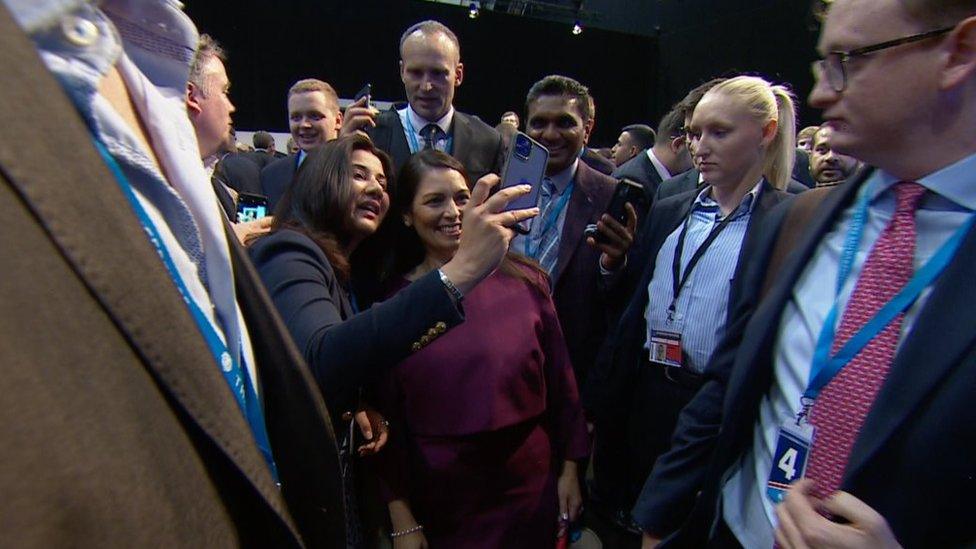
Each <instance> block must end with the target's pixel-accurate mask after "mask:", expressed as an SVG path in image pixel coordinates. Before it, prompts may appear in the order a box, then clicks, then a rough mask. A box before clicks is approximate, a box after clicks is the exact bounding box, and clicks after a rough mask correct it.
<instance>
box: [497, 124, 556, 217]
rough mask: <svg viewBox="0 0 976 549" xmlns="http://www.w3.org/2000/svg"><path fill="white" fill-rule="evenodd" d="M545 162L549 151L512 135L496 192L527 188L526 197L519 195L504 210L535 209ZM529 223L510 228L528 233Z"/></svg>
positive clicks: (519, 134) (518, 134)
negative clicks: (513, 188) (506, 189)
mask: <svg viewBox="0 0 976 549" xmlns="http://www.w3.org/2000/svg"><path fill="white" fill-rule="evenodd" d="M548 162H549V150H548V149H546V148H545V147H543V146H542V145H541V144H540V143H539V142H538V141H536V140H534V139H532V138H531V137H529V136H528V135H525V134H524V133H522V132H517V133H516V134H515V135H514V136H512V144H511V146H510V147H509V149H508V158H507V159H506V160H505V169H504V170H502V182H501V185H500V186H499V189H504V188H507V187H512V186H514V185H531V186H532V191H531V192H529V194H526V195H523V196H520V197H518V198H516V199H514V200H512V201H511V202H509V203H508V206H506V207H505V211H508V210H523V209H526V208H533V207H535V205H536V203H537V202H538V201H539V191H540V190H541V189H542V178H543V176H545V174H546V164H547V163H548ZM531 223H532V220H527V221H523V222H522V223H520V224H518V225H516V226H515V227H514V229H515V230H516V231H517V232H520V233H522V234H528V232H529V227H531Z"/></svg>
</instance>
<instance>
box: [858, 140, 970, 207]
mask: <svg viewBox="0 0 976 549" xmlns="http://www.w3.org/2000/svg"><path fill="white" fill-rule="evenodd" d="M973 173H976V154H972V155H970V156H967V157H966V158H963V159H962V160H959V161H957V162H956V163H954V164H950V165H948V166H946V167H944V168H942V169H941V170H938V171H936V172H933V173H930V174H929V175H926V176H925V177H923V178H921V179H919V180H918V181H917V183H918V184H919V185H922V186H923V187H925V188H926V189H928V190H930V191H932V192H933V193H935V194H937V195H939V196H941V197H943V198H946V199H948V200H950V201H951V202H953V203H955V204H957V205H959V206H962V207H963V208H966V209H967V210H970V211H976V186H974V185H973V181H972V179H973ZM899 181H901V180H900V179H898V178H897V177H895V176H893V175H891V174H889V173H887V172H884V171H882V170H875V172H874V173H873V174H872V175H871V177H869V178H868V180H867V181H866V184H865V187H866V188H868V189H871V190H872V192H873V196H872V197H871V201H872V202H874V201H875V200H876V199H877V198H878V197H879V196H880V195H881V194H883V193H884V192H885V191H887V190H888V189H889V188H890V187H891V186H892V185H894V184H895V183H898V182H899Z"/></svg>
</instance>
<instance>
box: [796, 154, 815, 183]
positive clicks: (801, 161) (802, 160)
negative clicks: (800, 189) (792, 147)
mask: <svg viewBox="0 0 976 549" xmlns="http://www.w3.org/2000/svg"><path fill="white" fill-rule="evenodd" d="M793 180H794V181H797V182H799V183H800V184H802V185H803V186H804V187H806V188H808V189H812V188H814V187H815V186H816V185H817V182H816V181H814V180H813V176H812V175H810V153H808V152H807V151H805V150H803V149H797V150H796V161H795V162H794V163H793Z"/></svg>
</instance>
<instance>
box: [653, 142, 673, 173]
mask: <svg viewBox="0 0 976 549" xmlns="http://www.w3.org/2000/svg"><path fill="white" fill-rule="evenodd" d="M647 158H649V159H650V160H651V164H653V165H654V169H655V170H657V174H658V175H660V176H661V181H664V180H666V179H671V177H673V176H672V175H671V172H669V171H668V167H667V166H665V165H664V163H663V162H661V161H660V160H658V158H657V155H656V154H654V148H653V147H651V148H649V149H647Z"/></svg>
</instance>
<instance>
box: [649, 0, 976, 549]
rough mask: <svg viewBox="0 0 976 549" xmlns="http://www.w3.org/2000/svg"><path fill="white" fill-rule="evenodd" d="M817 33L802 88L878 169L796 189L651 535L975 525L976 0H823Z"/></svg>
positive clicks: (768, 537)
mask: <svg viewBox="0 0 976 549" xmlns="http://www.w3.org/2000/svg"><path fill="white" fill-rule="evenodd" d="M817 49H818V51H819V54H820V56H821V58H822V59H821V60H820V61H818V62H816V63H815V64H814V74H815V76H816V84H815V86H814V89H813V91H812V92H811V94H810V98H809V101H810V104H811V105H812V106H813V107H815V108H818V109H822V110H823V120H824V126H826V127H828V128H830V129H831V132H832V133H831V136H830V143H831V146H832V147H833V149H835V150H837V151H838V152H841V153H843V154H847V155H850V156H854V157H856V158H859V159H861V160H863V161H864V162H865V163H866V164H868V165H871V166H874V167H875V168H874V169H869V170H864V172H863V173H861V174H860V175H858V176H856V177H855V178H854V179H852V180H851V181H850V182H849V183H848V184H844V185H842V186H840V187H838V188H836V189H834V190H832V191H830V192H829V193H822V194H821V193H816V192H814V194H810V195H801V196H800V197H798V198H797V199H796V201H795V202H794V204H797V205H799V204H802V203H804V202H806V201H807V200H809V199H808V198H807V196H811V197H812V196H816V195H818V194H820V195H821V196H823V198H822V202H820V204H819V207H818V208H817V209H816V210H815V211H814V210H811V211H812V212H813V216H812V217H810V219H812V221H811V222H810V223H809V225H808V226H807V227H806V228H805V230H804V232H803V233H802V234H801V236H800V237H799V238H797V239H795V242H796V244H797V245H796V246H795V247H794V248H793V249H792V252H791V254H792V255H791V256H790V259H788V260H786V262H784V263H782V264H781V266H782V268H781V269H779V270H778V272H777V273H776V274H777V276H776V277H775V282H774V283H773V284H772V285H771V286H770V287H769V289H768V292H765V297H764V298H763V300H762V305H761V307H759V308H756V309H754V310H755V313H754V314H752V315H751V316H750V315H749V314H745V315H739V318H738V319H737V320H735V321H733V323H732V326H731V327H730V328H729V331H728V332H727V334H726V337H725V340H724V341H723V343H722V344H720V346H719V350H718V351H717V352H716V355H715V358H714V359H713V360H712V361H711V362H710V363H709V365H708V372H709V378H710V379H709V381H708V382H707V383H706V385H705V386H704V387H702V389H701V390H700V391H699V392H698V394H697V395H696V397H695V399H694V400H692V402H691V403H690V404H689V405H688V406H687V407H685V409H684V411H683V412H682V418H681V422H680V424H679V426H678V429H677V431H676V433H675V434H674V436H673V438H672V440H673V441H674V442H673V444H672V447H671V450H670V451H669V452H668V453H667V454H665V455H664V456H662V457H661V458H660V459H659V460H658V461H657V463H656V465H655V469H654V472H653V473H652V475H651V477H650V478H649V479H648V481H647V484H645V486H644V491H643V494H642V498H641V499H642V501H640V502H639V503H638V505H637V506H636V507H635V509H634V516H635V518H636V519H637V520H638V522H640V524H641V526H642V527H643V528H644V530H645V532H647V535H646V537H645V547H650V546H652V545H654V544H655V542H656V541H657V539H656V538H660V537H662V536H663V537H666V541H668V542H670V545H672V546H683V547H684V546H704V545H705V544H706V543H707V544H709V545H711V546H722V547H730V546H736V545H743V546H746V547H772V546H773V543H774V542H776V543H777V544H778V545H779V546H780V547H784V548H792V547H898V546H904V547H962V546H971V545H972V544H973V541H974V540H976V524H974V522H973V520H972V512H971V505H970V500H971V497H970V496H971V492H972V491H971V488H972V486H973V478H974V475H973V463H974V462H976V446H974V445H973V444H972V441H973V439H974V438H976V429H974V425H976V409H974V408H973V406H972V395H973V390H972V389H973V382H972V380H973V379H974V378H976V347H974V332H973V330H972V326H973V325H974V324H976V292H974V291H973V288H974V286H973V282H972V281H973V278H974V277H976V261H974V260H973V257H976V233H974V230H973V228H972V225H973V220H974V215H976V214H974V211H976V187H974V185H973V179H972V174H973V172H974V170H976V125H974V124H973V120H976V2H974V1H972V0H965V1H959V0H835V1H834V2H832V3H831V7H830V9H829V12H828V13H827V18H826V21H825V23H824V26H823V29H822V32H821V35H820V42H819V44H818V47H817ZM906 129H910V131H906ZM775 241H776V236H775V235H774V234H773V232H770V238H769V239H768V242H767V243H766V246H765V250H763V249H762V248H763V247H762V246H760V248H759V249H758V251H757V254H756V256H755V257H756V258H757V261H759V260H760V259H759V258H761V257H764V256H765V254H767V253H769V251H770V250H772V249H773V246H774V242H775ZM844 250H847V251H844ZM762 270H763V269H757V271H762ZM760 275H761V273H760ZM750 276H752V275H750ZM755 282H756V287H759V286H760V284H759V283H760V282H761V281H755ZM896 296H897V297H896ZM757 300H758V296H755V295H752V296H748V297H747V298H746V299H745V300H744V301H743V302H742V303H740V304H739V306H740V308H741V310H743V311H748V310H750V309H752V308H753V306H754V305H755V303H756V302H757ZM794 427H795V428H794ZM706 538H710V539H706Z"/></svg>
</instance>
